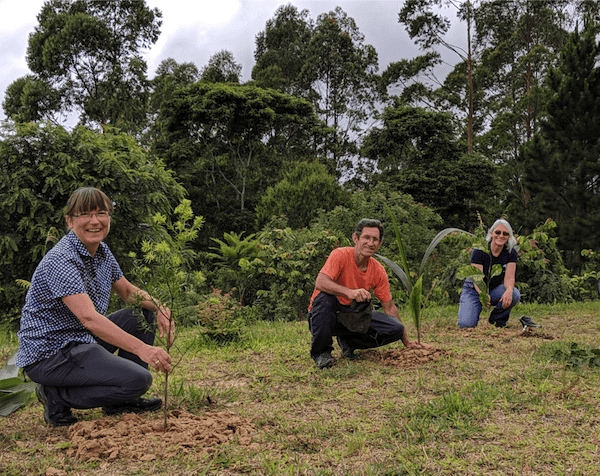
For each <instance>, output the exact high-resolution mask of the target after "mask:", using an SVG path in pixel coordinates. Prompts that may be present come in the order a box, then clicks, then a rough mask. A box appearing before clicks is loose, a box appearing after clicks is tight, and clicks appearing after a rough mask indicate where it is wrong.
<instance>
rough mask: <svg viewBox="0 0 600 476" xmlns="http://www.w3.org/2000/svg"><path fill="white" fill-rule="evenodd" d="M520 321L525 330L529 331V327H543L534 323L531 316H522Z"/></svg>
mask: <svg viewBox="0 0 600 476" xmlns="http://www.w3.org/2000/svg"><path fill="white" fill-rule="evenodd" d="M519 321H521V324H523V330H525V329H527V328H528V327H542V326H541V325H540V324H536V323H535V322H533V321H532V320H531V317H529V316H521V317H520V318H519Z"/></svg>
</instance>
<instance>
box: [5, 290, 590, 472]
mask: <svg viewBox="0 0 600 476" xmlns="http://www.w3.org/2000/svg"><path fill="white" fill-rule="evenodd" d="M456 313H457V309H456V307H447V308H432V309H428V310H427V311H426V313H425V316H424V320H423V340H424V341H425V342H427V343H430V344H432V345H434V346H435V347H437V348H440V349H443V350H445V351H446V352H447V355H446V356H445V357H442V358H440V359H438V360H436V361H431V362H428V363H425V364H422V365H419V366H414V367H409V368H398V367H393V366H390V365H385V363H384V362H377V361H375V360H374V359H370V358H363V359H361V360H359V361H356V362H350V361H347V360H339V361H338V364H337V365H335V366H334V367H333V368H331V369H325V370H317V369H316V368H315V367H314V365H313V363H312V360H311V359H310V357H309V355H308V350H309V344H310V333H309V331H308V327H307V325H306V322H296V323H268V322H261V323H258V324H255V325H253V326H251V327H249V328H247V329H246V330H245V333H244V336H243V339H242V340H241V341H239V342H232V343H229V344H227V345H225V346H218V345H215V344H213V343H211V342H208V341H206V339H205V338H204V337H203V336H202V335H201V334H200V333H198V332H197V331H195V330H194V329H184V330H181V332H180V333H179V336H178V341H177V345H178V346H179V347H180V348H182V349H187V351H186V352H185V354H184V355H183V356H182V358H181V361H180V363H179V365H178V367H177V368H176V369H175V371H174V373H173V374H172V377H171V382H172V385H171V399H170V402H171V403H170V406H172V407H173V408H182V409H185V410H188V411H191V412H192V413H196V414H204V413H207V412H213V411H216V410H228V411H231V412H234V413H235V414H237V415H239V416H241V417H246V418H252V419H253V421H254V425H255V428H256V431H255V432H254V434H253V435H252V445H250V446H241V445H239V444H237V443H236V441H235V440H234V441H232V442H230V443H227V444H223V445H221V446H219V447H218V448H217V450H216V452H215V453H213V454H212V455H210V456H208V457H207V456H204V457H199V456H197V455H195V456H194V455H193V454H185V453H183V452H181V454H180V456H178V457H176V458H171V459H168V460H157V461H153V462H135V464H132V462H128V461H123V460H121V459H117V460H114V461H100V462H95V463H85V462H82V461H78V460H76V459H74V458H65V457H64V450H63V448H64V447H65V446H67V447H68V445H69V438H68V434H67V430H66V429H50V428H47V427H46V426H45V424H44V423H43V418H42V408H41V405H39V404H37V403H36V404H31V405H29V406H27V407H25V408H24V409H22V410H20V411H19V412H17V413H15V414H13V415H10V416H9V417H7V418H4V419H1V420H0V435H1V436H0V474H15V475H17V474H45V473H46V471H47V469H48V468H49V467H53V468H56V469H58V470H63V471H66V474H102V475H130V474H154V475H171V474H178V475H179V474H180V475H186V474H189V475H198V474H208V475H311V476H312V475H323V476H329V475H379V476H384V475H385V476H392V475H438V474H439V475H457V474H460V475H540V474H544V475H596V474H598V473H599V470H598V461H600V450H599V444H600V441H599V433H598V427H599V424H600V414H599V412H598V408H599V407H600V391H599V390H600V388H599V387H600V368H599V367H595V366H593V365H587V364H589V362H590V360H589V356H590V355H592V354H590V349H594V348H597V347H598V343H599V342H600V339H599V338H598V337H599V334H600V324H599V322H600V321H599V320H598V317H597V316H598V315H599V313H600V302H597V301H595V302H591V303H580V304H573V305H560V306H539V305H536V306H524V305H519V307H517V308H516V309H515V311H514V312H513V317H512V318H511V321H510V322H509V328H507V329H496V328H492V327H490V326H489V325H487V324H481V325H480V326H479V327H478V328H476V329H470V330H458V329H457V327H456ZM524 314H527V315H529V316H531V317H532V318H533V319H534V321H536V322H538V323H540V324H542V325H543V327H542V328H541V329H538V330H533V331H531V333H530V334H528V337H525V336H524V335H523V334H522V333H521V331H520V326H519V325H518V323H517V318H518V316H520V315H524ZM403 321H404V323H405V324H406V325H407V327H408V331H409V334H410V337H411V339H414V338H415V337H416V333H415V330H414V328H412V326H411V323H410V318H409V316H408V314H406V315H403ZM573 343H575V344H576V346H573ZM15 349H16V341H15V339H14V334H12V336H10V335H8V334H5V335H4V336H2V337H0V356H2V357H4V359H6V358H7V357H8V355H9V354H10V352H12V351H14V350H15ZM389 349H398V350H400V349H402V344H400V343H396V344H391V345H389V346H386V347H383V348H381V349H378V350H377V352H379V353H380V354H381V355H383V352H385V351H386V350H389ZM334 356H336V357H337V356H339V349H337V348H336V350H335V351H334ZM586 356H587V357H586ZM577 358H582V359H583V364H581V363H580V364H578V365H571V363H570V362H572V361H574V360H577ZM586 359H587V360H586ZM159 387H160V379H159V378H157V379H156V381H155V384H154V386H153V388H152V390H151V393H152V394H154V395H160V388H159ZM77 414H78V415H79V416H80V417H82V418H83V419H84V420H93V419H96V418H100V414H99V411H98V410H86V411H77ZM155 418H157V419H158V418H161V417H160V416H159V415H156V417H155Z"/></svg>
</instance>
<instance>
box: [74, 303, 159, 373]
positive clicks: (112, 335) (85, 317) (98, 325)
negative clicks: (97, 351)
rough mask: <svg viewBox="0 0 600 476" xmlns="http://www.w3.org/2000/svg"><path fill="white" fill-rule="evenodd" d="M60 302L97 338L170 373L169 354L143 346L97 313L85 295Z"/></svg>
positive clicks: (146, 345) (135, 338) (149, 346)
mask: <svg viewBox="0 0 600 476" xmlns="http://www.w3.org/2000/svg"><path fill="white" fill-rule="evenodd" d="M62 300H63V302H64V303H65V305H66V306H67V307H68V308H69V310H70V311H71V312H72V313H73V314H75V316H76V317H77V319H79V320H80V321H81V323H82V324H83V325H84V326H85V327H86V328H87V329H89V330H90V332H92V333H93V334H94V335H95V336H97V337H98V338H100V339H102V340H103V341H105V342H108V343H109V344H111V345H114V346H116V347H119V348H120V349H123V350H125V351H127V352H131V353H132V354H135V355H137V356H138V357H139V358H140V359H142V360H143V361H144V362H146V363H147V364H149V365H151V366H152V367H154V368H155V369H157V370H161V371H165V372H170V371H171V356H170V355H169V354H167V353H166V352H165V351H164V350H163V349H161V348H160V347H154V346H152V345H148V344H145V343H144V342H142V341H141V340H139V339H138V338H137V337H134V336H132V335H131V334H128V333H127V332H125V331H124V330H123V329H121V328H120V327H119V326H117V325H116V324H115V323H113V322H112V321H110V320H109V319H108V318H106V317H105V316H103V315H102V314H100V313H98V312H97V311H96V309H95V308H94V303H92V300H91V299H90V297H89V296H88V295H87V294H85V293H80V294H72V295H70V296H65V297H63V298H62Z"/></svg>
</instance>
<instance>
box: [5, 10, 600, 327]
mask: <svg viewBox="0 0 600 476" xmlns="http://www.w3.org/2000/svg"><path fill="white" fill-rule="evenodd" d="M445 3H446V2H442V1H441V0H410V1H406V2H404V3H403V5H402V6H401V7H399V10H400V11H399V16H398V18H399V23H400V25H399V28H401V25H403V26H404V27H405V28H406V29H407V32H408V33H409V36H410V37H411V38H412V39H413V40H414V41H415V43H417V44H418V45H419V46H420V47H421V48H422V50H423V55H421V56H418V57H416V58H413V59H406V58H399V59H398V61H395V62H392V63H391V64H390V65H387V67H386V68H385V70H384V71H383V72H382V73H381V74H379V72H378V56H377V51H375V49H374V48H373V47H372V46H371V45H369V44H367V43H366V42H365V37H364V35H363V34H362V33H361V32H360V29H359V25H357V23H356V22H355V21H354V19H352V18H350V17H349V16H348V15H347V14H346V13H345V12H344V11H343V10H342V9H341V8H339V7H338V8H336V9H335V10H334V11H331V12H326V13H320V14H318V15H317V16H316V17H315V18H314V19H312V18H311V12H309V11H307V10H302V11H299V10H298V9H297V8H296V7H294V6H293V5H286V6H281V7H279V8H278V9H277V10H276V11H275V13H274V16H273V18H271V19H269V20H268V21H267V23H266V26H265V29H264V31H261V32H259V33H258V34H257V35H256V50H255V59H256V65H255V67H254V69H253V71H252V78H253V79H252V81H249V82H247V83H240V77H241V69H240V68H241V67H240V65H239V64H238V63H236V61H235V58H234V57H233V55H232V54H231V53H230V52H228V51H226V50H222V51H219V52H215V54H214V55H213V56H212V57H211V59H210V61H209V62H208V64H207V65H204V66H203V65H195V64H193V63H177V62H176V61H175V60H173V59H167V60H165V61H163V62H162V63H161V65H160V66H159V68H158V70H157V71H156V75H155V76H154V79H152V80H149V78H148V77H147V73H146V65H145V63H144V61H143V60H142V59H141V53H142V51H143V50H144V49H147V48H149V47H151V45H152V44H154V43H155V42H156V40H157V39H158V36H159V34H160V30H159V28H160V24H161V22H160V18H161V12H160V11H159V10H158V9H150V8H148V7H147V6H146V4H145V2H143V1H136V2H131V1H129V0H115V1H114V2H103V1H94V0H90V1H83V0H76V1H71V0H49V1H47V2H46V3H45V4H44V6H43V8H42V10H41V12H40V15H39V16H38V21H39V25H38V26H37V27H36V28H35V30H34V32H32V34H31V35H30V40H29V48H28V53H27V61H28V65H29V67H30V69H31V74H29V75H27V76H25V77H23V78H19V79H17V80H16V81H15V82H14V83H13V84H12V85H11V86H10V87H9V88H8V90H7V92H6V96H5V98H4V102H3V107H4V111H5V113H6V115H7V116H8V117H9V120H8V121H6V122H5V123H4V124H3V125H2V135H1V140H0V215H1V217H2V221H1V222H0V265H1V269H0V292H1V295H2V300H1V301H0V312H2V318H1V319H0V322H11V321H14V320H15V318H16V317H17V316H18V314H19V309H20V306H21V305H22V302H23V299H24V289H23V288H22V287H19V286H18V284H17V280H18V279H23V280H27V279H29V278H30V276H31V273H32V272H33V269H34V268H35V266H36V264H37V262H38V261H39V259H40V258H41V256H42V255H43V253H44V252H45V251H46V250H47V249H48V247H49V246H52V244H53V243H54V242H55V241H56V239H58V238H60V236H61V235H62V234H63V233H64V230H65V227H64V224H63V223H64V222H63V220H64V217H63V216H62V215H63V207H64V206H65V203H66V199H67V197H68V196H69V194H70V193H71V192H72V191H73V190H74V189H75V188H77V187H79V186H83V185H92V186H97V187H98V188H100V189H102V190H103V191H105V192H106V193H107V194H108V195H109V196H110V197H111V198H112V199H113V200H114V201H115V203H116V211H115V214H114V217H113V228H112V231H111V233H110V235H109V237H108V239H107V242H108V244H109V245H110V247H111V249H112V250H113V252H114V253H115V255H116V256H117V259H118V260H119V262H120V263H121V265H122V267H123V268H124V269H125V270H128V269H129V268H130V266H131V261H130V258H129V257H128V255H129V252H130V251H134V252H139V251H140V250H139V246H140V243H141V242H142V240H143V238H144V237H147V236H148V233H149V232H150V231H151V230H150V228H149V227H148V226H147V225H146V224H147V223H149V219H150V217H151V216H153V215H155V214H156V213H161V214H168V213H169V212H170V209H171V207H172V206H174V205H175V204H177V203H179V202H180V201H181V199H183V198H184V197H185V198H187V199H189V200H190V203H191V207H192V209H193V213H194V214H195V215H199V216H203V218H204V220H205V222H204V224H203V227H202V230H201V231H200V233H199V234H198V237H197V239H196V240H195V241H194V243H193V246H192V248H193V251H194V252H195V253H196V255H195V256H196V259H195V260H194V261H193V264H192V266H191V269H192V270H194V271H201V272H202V274H203V275H204V276H205V278H206V281H205V282H203V283H200V284H198V285H197V286H196V287H195V289H194V299H195V300H197V301H198V302H190V303H188V304H190V305H191V306H192V307H193V306H194V305H200V304H199V303H201V302H204V303H205V305H204V308H205V310H206V314H207V315H210V314H211V313H213V311H214V310H215V309H229V310H230V311H232V316H233V315H235V316H237V317H234V318H233V321H234V322H238V320H237V319H238V317H239V316H238V312H239V310H238V309H237V308H235V312H234V309H233V308H234V307H235V306H233V305H232V303H231V300H232V299H235V300H237V302H238V303H239V304H240V305H241V306H242V307H243V308H244V310H243V312H242V314H243V315H245V314H244V313H247V314H248V315H252V316H258V317H261V318H264V319H286V320H290V319H297V318H300V317H303V316H304V315H305V313H306V309H307V306H308V302H309V300H310V296H311V293H312V289H313V286H314V279H315V276H316V274H317V273H318V271H319V269H320V267H321V266H322V264H323V262H324V260H325V259H326V256H327V255H328V253H329V252H330V251H331V249H332V248H334V247H335V246H343V245H346V244H349V243H350V241H349V239H350V237H351V234H352V232H353V228H354V225H355V223H356V222H357V221H358V220H359V219H361V218H364V217H370V218H377V219H380V220H382V222H383V224H384V228H385V239H384V245H383V247H382V249H381V250H380V252H381V254H382V255H384V256H387V257H389V258H390V259H392V260H397V258H398V253H399V250H398V249H397V246H396V245H395V244H394V240H393V237H392V234H391V233H392V228H391V227H390V226H391V224H390V222H389V218H388V214H387V212H386V209H385V207H386V205H387V206H389V207H390V209H391V210H392V212H393V214H394V216H395V217H396V220H397V222H398V228H399V231H400V233H401V235H402V242H403V247H404V249H405V252H406V257H407V260H408V268H409V269H415V268H417V267H418V264H419V260H420V257H422V256H423V254H424V252H425V250H426V249H427V245H428V244H429V243H430V242H431V240H432V239H433V238H434V237H435V236H436V235H437V234H438V232H439V231H440V230H442V229H445V228H452V227H456V228H462V229H465V230H468V231H472V232H475V234H477V233H479V234H482V233H484V232H485V229H486V226H489V224H491V223H492V222H493V221H494V220H495V219H496V218H498V217H500V216H505V217H506V218H507V219H508V220H509V221H510V222H511V224H512V225H513V228H514V229H515V231H516V234H517V236H518V239H519V245H520V264H519V266H518V272H517V281H518V282H519V284H518V286H520V289H521V291H522V292H523V299H524V300H525V301H526V302H564V301H569V300H582V299H594V298H596V297H597V296H598V292H597V277H598V267H600V262H599V260H598V259H597V257H596V256H597V255H596V253H595V251H594V250H595V249H597V248H598V238H599V235H598V231H597V230H598V229H599V224H600V223H599V222H600V215H599V213H600V212H598V209H599V207H598V206H597V205H598V186H597V177H598V168H599V167H600V147H599V144H600V136H598V130H600V128H598V127H597V123H598V122H599V121H600V107H599V104H600V82H599V81H598V77H599V75H600V68H599V67H598V56H599V54H600V50H599V48H598V42H597V38H596V36H597V32H598V27H599V25H600V23H599V17H598V5H597V2H587V1H576V2H564V1H562V0H543V1H533V0H528V1H504V2H497V1H488V0H479V1H469V2H458V3H457V4H455V5H454V4H453V5H454V6H456V7H457V8H456V10H455V13H456V15H457V20H458V21H454V22H451V21H450V19H448V18H447V17H445V16H444V15H443V14H442V13H443V12H444V11H445V10H442V9H441V7H442V6H443V5H444V4H445ZM451 24H453V25H455V26H456V27H457V28H458V30H459V32H460V35H459V36H461V35H462V38H464V39H465V42H466V43H467V49H464V50H463V49H461V48H460V47H459V46H456V45H453V44H451V43H450V42H449V41H448V34H449V28H450V25H451ZM442 50H447V51H451V52H453V53H454V54H455V55H456V56H455V57H456V58H457V63H456V64H455V65H454V68H453V69H452V71H450V73H448V74H446V75H445V77H444V78H440V77H439V69H438V68H437V67H438V65H439V64H440V61H441V51H442ZM65 114H71V115H75V116H76V117H77V118H78V120H79V123H80V124H82V125H83V126H81V125H80V126H78V127H75V128H74V129H73V130H67V129H65V128H63V127H60V126H57V125H56V123H57V121H58V119H60V118H61V117H62V116H63V115H65ZM121 131H124V132H121ZM47 238H49V240H47ZM478 239H481V236H479V237H478ZM471 246H472V243H471V242H469V241H468V240H467V239H466V238H464V237H463V238H456V237H448V238H445V239H444V240H442V242H441V243H439V246H438V247H436V250H435V253H433V254H432V255H431V257H430V259H429V261H428V264H427V268H426V269H425V270H424V273H423V275H422V277H423V289H430V288H431V287H432V285H433V283H434V282H436V283H437V284H436V286H435V289H434V291H433V292H432V294H431V296H430V298H429V301H428V303H429V304H428V305H435V304H436V303H440V302H456V300H457V297H458V294H457V291H458V290H459V289H460V282H459V281H458V280H457V279H456V270H457V269H458V268H459V267H460V266H461V265H462V264H464V262H465V261H467V260H468V256H469V250H470V248H471ZM459 250H462V253H460V257H459V258H457V257H456V256H457V251H459ZM391 282H392V288H393V296H394V298H395V300H396V301H397V303H399V304H402V303H405V302H406V300H407V295H406V290H405V289H404V288H403V286H402V284H401V282H400V281H399V280H397V279H396V278H395V277H393V276H391ZM202 296H204V297H202ZM215 300H216V301H215ZM206 303H208V304H206ZM232 306H233V307H232ZM200 308H202V305H200V307H199V308H198V309H200ZM242 314H240V315H242ZM185 319H186V322H189V323H193V322H198V319H199V314H198V313H197V312H195V311H194V312H192V313H190V315H189V316H186V318H185ZM240 319H241V318H240ZM239 322H241V321H239ZM235 325H237V324H235ZM234 327H235V326H234Z"/></svg>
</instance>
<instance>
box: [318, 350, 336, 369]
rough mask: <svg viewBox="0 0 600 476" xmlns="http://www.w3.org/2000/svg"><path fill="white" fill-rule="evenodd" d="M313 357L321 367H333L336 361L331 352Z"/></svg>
mask: <svg viewBox="0 0 600 476" xmlns="http://www.w3.org/2000/svg"><path fill="white" fill-rule="evenodd" d="M313 359H314V361H315V364H316V366H317V367H318V368H320V369H324V368H325V367H331V366H332V365H333V364H334V363H335V359H334V358H333V357H332V356H331V352H323V353H322V354H319V355H315V356H314V357H313Z"/></svg>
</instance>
